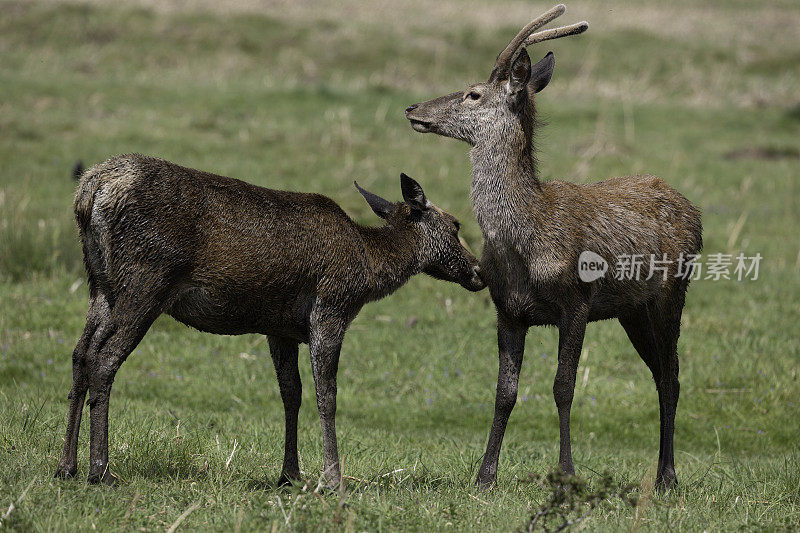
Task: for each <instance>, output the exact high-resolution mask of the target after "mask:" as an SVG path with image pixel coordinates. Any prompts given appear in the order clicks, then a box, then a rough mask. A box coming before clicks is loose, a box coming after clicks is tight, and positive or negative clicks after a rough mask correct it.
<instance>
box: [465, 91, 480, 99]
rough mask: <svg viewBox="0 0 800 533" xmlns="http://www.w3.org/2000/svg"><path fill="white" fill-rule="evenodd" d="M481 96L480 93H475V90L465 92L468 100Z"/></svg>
mask: <svg viewBox="0 0 800 533" xmlns="http://www.w3.org/2000/svg"><path fill="white" fill-rule="evenodd" d="M480 97H481V93H476V92H475V91H470V92H469V93H467V98H469V99H470V100H479V99H480Z"/></svg>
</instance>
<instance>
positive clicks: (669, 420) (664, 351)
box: [620, 304, 682, 488]
mask: <svg viewBox="0 0 800 533" xmlns="http://www.w3.org/2000/svg"><path fill="white" fill-rule="evenodd" d="M680 307H681V308H682V305H681V306H680ZM664 311H668V312H666V313H665V312H664ZM620 323H621V324H622V327H623V328H625V332H626V333H627V334H628V338H629V339H630V341H631V343H632V344H633V346H634V348H636V351H637V352H638V353H639V356H640V357H641V358H642V360H643V361H644V362H645V364H647V366H648V368H649V369H650V371H651V372H652V374H653V380H654V381H655V384H656V390H657V391H658V406H659V419H660V435H659V450H658V467H657V473H656V485H657V486H658V487H660V488H670V487H672V486H674V485H675V484H676V483H677V478H676V476H675V462H674V451H673V437H674V433H675V411H676V409H677V405H678V395H679V393H680V384H679V382H678V354H677V341H678V334H679V331H680V309H678V311H677V316H676V314H675V313H674V312H672V311H670V310H669V309H664V308H663V307H659V306H658V305H657V304H651V305H648V306H646V307H643V308H642V309H640V310H639V311H638V312H636V313H633V314H631V315H630V316H626V317H621V318H620Z"/></svg>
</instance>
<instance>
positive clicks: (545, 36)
mask: <svg viewBox="0 0 800 533" xmlns="http://www.w3.org/2000/svg"><path fill="white" fill-rule="evenodd" d="M587 29H589V23H588V22H586V21H585V20H584V21H582V22H577V23H575V24H570V25H569V26H560V27H558V28H552V29H549V30H542V31H537V32H536V33H534V34H533V35H531V36H530V37H528V38H527V39H525V42H523V43H522V46H530V45H532V44H536V43H540V42H542V41H549V40H551V39H558V38H560V37H567V36H569V35H578V34H579V33H583V32H585V31H586V30H587Z"/></svg>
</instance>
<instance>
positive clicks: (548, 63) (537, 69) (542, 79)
mask: <svg viewBox="0 0 800 533" xmlns="http://www.w3.org/2000/svg"><path fill="white" fill-rule="evenodd" d="M555 66H556V58H555V56H554V55H553V52H547V55H546V56H544V57H543V58H542V60H541V61H539V62H538V63H536V64H535V65H534V66H533V69H532V73H531V83H530V88H531V90H532V91H533V92H535V93H538V92H539V91H541V90H542V89H544V88H545V87H547V84H548V83H550V77H551V76H552V75H553V67H555Z"/></svg>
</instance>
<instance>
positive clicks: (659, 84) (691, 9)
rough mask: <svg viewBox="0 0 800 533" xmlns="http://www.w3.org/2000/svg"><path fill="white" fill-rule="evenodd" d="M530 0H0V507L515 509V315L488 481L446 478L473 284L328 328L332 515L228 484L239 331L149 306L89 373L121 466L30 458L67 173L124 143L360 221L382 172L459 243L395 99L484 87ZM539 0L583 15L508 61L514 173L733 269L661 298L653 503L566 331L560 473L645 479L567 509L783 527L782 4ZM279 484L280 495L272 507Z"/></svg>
mask: <svg viewBox="0 0 800 533" xmlns="http://www.w3.org/2000/svg"><path fill="white" fill-rule="evenodd" d="M548 7H550V4H546V3H542V2H524V1H507V0H502V1H499V2H478V1H476V0H460V1H457V0H441V1H434V0H410V1H408V2H402V3H400V4H398V3H396V2H389V1H386V0H377V1H372V2H359V1H356V0H341V1H338V2H335V3H325V2H322V3H319V2H309V1H305V0H300V1H288V0H284V1H280V0H239V1H237V2H216V1H211V0H173V1H168V2H167V1H157V0H132V1H129V2H126V3H124V4H123V3H118V2H113V1H111V0H92V1H88V2H80V3H74V2H64V1H60V0H31V1H16V2H14V1H6V0H0V11H2V13H3V15H2V17H0V456H1V457H2V460H3V463H4V468H3V469H1V470H0V507H2V509H0V511H3V510H4V509H6V507H7V505H8V504H9V503H11V502H12V501H16V500H17V499H18V498H19V497H20V495H21V494H23V492H24V490H25V488H26V487H28V488H29V490H28V491H27V492H26V493H25V497H24V499H23V501H21V502H20V503H19V504H18V505H17V506H16V507H17V508H16V510H14V511H13V512H11V513H10V514H9V517H7V518H6V519H5V522H7V523H9V524H10V525H12V526H16V527H18V528H19V529H29V528H38V529H51V528H56V529H67V528H70V527H72V526H75V525H77V526H78V527H83V528H88V527H91V526H95V525H96V526H104V525H105V526H107V527H110V526H115V527H143V528H147V529H154V528H162V527H168V526H170V525H171V524H173V523H174V522H175V520H176V519H177V518H178V517H179V516H180V515H181V514H182V513H183V512H184V511H185V510H186V509H187V508H189V507H190V506H191V505H192V504H193V503H196V502H201V503H200V505H199V507H195V509H196V510H194V511H193V512H192V513H191V514H190V515H188V516H187V518H186V522H185V524H186V525H191V526H193V527H202V526H205V527H215V528H220V529H232V528H235V527H236V526H237V524H238V525H239V526H241V527H243V528H245V529H264V528H266V527H272V524H273V523H274V524H276V525H277V526H281V527H286V526H287V525H288V526H289V527H294V528H298V529H320V528H321V529H325V528H334V529H335V528H340V527H343V528H346V527H349V526H352V527H353V528H355V529H379V528H380V527H390V528H403V529H409V528H410V529H429V528H432V527H449V526H453V527H455V528H457V529H470V528H475V529H485V528H487V527H495V528H500V529H513V528H515V527H522V526H523V525H524V524H525V523H526V520H527V517H528V515H529V511H530V509H531V508H532V506H533V507H535V506H537V505H539V504H540V503H541V502H542V501H543V500H544V499H545V497H546V495H547V493H546V491H544V490H543V489H541V488H540V487H538V486H537V485H536V484H533V483H528V482H527V480H528V479H529V477H528V476H529V474H530V473H537V474H542V473H544V472H546V471H547V470H548V469H549V468H550V467H552V466H553V465H555V464H556V462H557V459H556V457H557V434H558V431H557V423H556V420H557V418H556V414H555V407H554V405H553V401H552V398H551V394H550V390H551V386H552V377H553V373H554V371H555V347H556V335H555V332H554V331H552V330H545V329H535V330H531V333H530V334H529V337H528V344H527V357H526V361H525V365H524V368H523V376H522V380H521V386H520V400H519V402H518V406H517V408H516V410H515V412H514V415H513V416H512V419H511V422H510V425H509V431H508V434H507V437H506V442H505V446H504V452H503V455H502V457H501V469H502V472H501V478H500V486H499V487H498V488H497V489H496V490H495V491H492V492H491V493H489V494H479V493H476V492H473V491H472V489H471V488H470V484H471V481H472V479H473V478H474V475H475V472H476V471H477V466H478V462H479V460H480V454H481V453H482V452H483V446H484V444H485V439H486V436H487V434H488V429H489V425H490V422H491V413H492V405H493V397H494V380H495V377H496V366H497V361H496V355H495V352H496V347H495V340H494V339H495V334H494V331H493V328H494V315H493V309H492V307H491V304H490V302H489V299H488V295H487V294H486V293H485V292H484V293H480V294H478V295H473V294H468V293H466V292H464V291H462V290H460V289H459V288H458V287H454V286H450V285H447V284H444V283H441V282H436V281H434V280H431V279H428V278H424V277H420V278H418V279H415V280H412V282H411V283H410V284H409V286H408V287H406V288H405V289H403V290H401V291H400V292H399V293H398V294H396V295H395V296H393V297H392V298H390V299H388V300H386V301H383V302H380V303H378V304H375V305H371V306H369V307H368V308H366V309H365V310H364V312H363V313H362V315H361V316H360V317H359V318H358V319H357V320H356V322H355V323H354V325H353V328H352V331H351V333H350V334H349V335H348V336H347V337H346V340H345V348H344V354H343V356H342V366H341V372H340V386H339V390H340V394H339V424H338V427H339V428H340V444H341V446H342V449H343V455H344V457H345V461H346V465H345V471H346V472H350V473H351V474H352V476H353V477H354V478H357V479H354V480H351V481H352V487H351V489H352V492H351V495H350V496H349V497H348V499H347V500H346V502H344V503H345V505H340V504H341V503H342V502H341V501H340V500H339V499H338V497H337V496H333V495H327V496H325V497H323V498H319V499H318V498H316V497H313V496H310V495H309V491H302V490H300V488H298V489H296V491H295V492H294V493H291V492H290V493H288V494H287V493H284V492H280V491H276V490H274V489H272V488H270V487H267V488H264V487H261V486H260V485H259V481H260V482H263V480H265V479H270V480H271V479H273V478H274V477H276V476H277V473H278V469H279V465H280V459H281V457H282V432H283V415H282V411H281V406H280V399H279V395H278V392H277V384H276V382H275V378H274V376H273V372H272V369H271V368H270V367H271V363H270V361H269V358H268V357H263V355H264V353H265V351H266V343H264V342H262V341H261V339H260V338H259V337H256V336H245V337H237V338H224V337H214V336H210V335H205V334H199V333H197V332H194V331H190V330H188V329H186V328H184V327H183V326H180V325H177V324H176V323H175V322H174V321H172V320H171V319H169V318H162V319H160V320H159V321H158V322H157V323H156V324H155V326H154V327H153V329H152V330H151V333H150V334H148V336H147V337H146V338H145V340H144V341H143V342H142V344H141V345H140V347H139V349H137V354H138V355H137V356H136V357H132V358H131V359H130V361H129V362H128V363H126V365H125V366H123V369H122V370H121V371H120V374H119V376H118V378H117V384H116V386H115V394H114V399H113V400H112V409H111V418H112V436H111V446H112V452H111V453H112V461H114V468H115V471H116V472H118V473H119V474H120V475H122V477H123V478H125V479H126V480H127V481H126V483H125V484H124V485H123V486H122V487H119V488H118V489H115V490H116V492H108V491H106V490H105V489H98V488H94V487H92V488H87V487H85V486H84V485H83V483H82V482H81V483H64V482H55V481H51V480H50V479H49V475H50V474H51V471H52V469H53V468H54V467H55V464H56V462H57V458H58V452H59V449H60V444H61V438H62V432H63V424H64V420H63V417H64V411H65V410H66V401H65V399H64V398H65V395H66V393H67V391H68V389H69V384H70V377H71V372H70V352H71V348H72V346H71V345H72V344H73V343H74V342H75V340H76V339H77V337H78V334H79V332H80V329H81V327H82V320H83V316H82V315H83V313H84V312H85V307H86V294H85V293H86V286H85V283H82V282H81V280H82V279H83V271H82V266H81V257H80V247H79V244H78V241H77V232H76V230H75V227H74V223H73V215H72V194H73V191H74V182H73V181H72V177H71V169H72V167H73V165H74V164H75V162H76V161H77V160H79V159H80V160H83V161H84V162H85V163H86V164H87V165H89V164H93V163H96V162H99V161H102V160H104V159H106V158H108V157H110V156H111V155H114V154H118V153H125V152H141V153H145V154H150V155H155V156H159V157H163V158H165V159H169V160H172V161H175V162H177V163H180V164H183V165H186V166H190V167H195V168H200V169H203V170H208V171H212V172H217V173H220V174H225V175H230V176H234V177H239V178H243V179H246V180H248V181H251V182H253V183H256V184H259V185H263V186H268V187H271V188H278V189H291V190H302V191H315V192H321V193H324V194H327V195H328V196H330V197H332V198H334V199H335V200H336V201H337V202H339V203H340V204H341V205H342V206H343V207H344V209H345V210H346V211H347V212H348V213H350V214H351V216H353V217H354V218H355V219H357V220H359V221H360V222H363V223H369V224H377V223H378V222H379V221H378V220H377V219H376V218H375V217H374V216H373V215H372V213H371V212H370V211H369V208H368V207H367V206H366V204H365V203H364V202H363V200H362V199H361V198H360V196H359V195H358V194H357V193H356V192H355V190H354V189H353V188H352V181H353V179H358V180H359V182H360V183H361V184H362V185H364V186H365V187H367V188H370V189H371V190H374V191H375V192H376V193H379V194H381V195H383V196H385V197H388V198H399V196H400V191H399V187H398V175H399V173H400V172H401V171H405V172H407V173H408V174H409V175H411V176H413V177H415V178H417V179H418V180H419V181H420V182H421V183H422V184H423V186H424V187H425V189H426V192H427V193H428V195H429V196H430V197H431V199H432V200H433V201H434V202H436V203H437V204H438V205H440V206H442V207H443V208H445V209H447V210H449V211H451V212H452V213H454V214H455V215H456V216H457V217H458V218H460V219H461V220H462V222H463V224H464V230H463V235H464V237H465V239H466V240H467V242H468V243H469V244H470V245H471V246H472V248H473V249H474V250H475V251H476V252H479V251H480V248H481V242H480V231H479V229H478V227H477V224H476V223H475V221H474V217H473V216H472V214H471V206H470V202H469V198H468V191H469V181H470V165H469V160H468V158H467V154H466V151H467V147H466V145H463V144H460V143H457V142H455V141H452V140H448V139H443V138H439V137H435V136H422V135H419V134H416V133H414V132H412V130H411V129H410V128H409V126H408V124H407V122H406V121H405V119H404V118H403V109H404V108H405V107H406V106H407V105H409V104H411V103H414V102H417V101H421V100H426V99H429V98H432V97H434V96H439V95H440V94H444V93H445V92H451V91H453V90H459V89H461V88H463V87H465V86H466V84H467V83H469V82H475V81H479V80H483V79H485V78H486V77H487V76H488V73H489V70H490V68H491V66H492V64H493V61H494V58H495V56H496V54H497V53H498V51H499V50H500V49H501V48H502V47H503V46H504V45H505V44H506V42H507V41H508V39H510V38H511V37H512V36H513V35H514V34H515V33H516V31H517V30H518V29H519V28H520V27H521V26H522V25H524V24H525V23H527V22H528V21H529V20H530V19H531V18H533V17H534V16H535V15H537V14H538V13H540V12H541V11H543V10H544V9H546V8H548ZM568 7H569V11H568V12H567V14H566V15H565V16H564V17H563V20H564V22H565V23H566V22H574V21H577V20H588V21H589V23H590V29H589V31H588V32H587V33H586V34H584V35H582V36H579V37H575V38H569V39H563V40H559V41H553V42H550V43H543V44H542V45H539V46H537V47H533V48H532V49H531V50H530V52H531V55H532V57H533V58H534V59H538V57H541V56H543V55H544V54H545V53H546V52H547V51H548V50H550V49H552V50H553V51H554V52H555V55H556V69H555V74H554V76H553V80H552V82H551V84H550V85H549V86H548V88H547V89H546V90H545V91H544V92H542V93H541V94H540V95H539V97H538V100H537V104H538V108H539V110H540V112H541V118H542V119H543V120H544V121H545V122H546V123H547V125H546V126H545V127H543V128H542V129H541V130H540V132H539V134H538V137H537V143H538V147H539V159H540V161H541V164H540V171H541V175H542V177H544V178H545V179H547V178H559V179H567V180H573V181H577V182H584V181H596V180H599V179H602V178H605V177H608V176H612V175H622V174H630V173H636V172H648V173H652V174H656V175H659V176H661V177H662V178H664V179H665V180H666V181H667V182H668V183H670V184H671V185H672V186H674V187H675V188H677V189H678V190H680V191H681V192H683V193H684V194H685V195H686V196H687V197H688V198H689V199H690V200H692V201H693V202H695V203H696V204H697V205H699V206H700V207H701V209H702V211H703V223H704V240H705V250H704V252H705V253H733V254H736V253H739V252H745V253H746V254H747V255H754V254H755V253H760V254H761V255H762V256H763V258H764V259H763V260H762V263H761V267H760V273H759V279H758V280H756V281H745V282H737V281H704V280H701V281H699V282H695V283H693V284H692V286H691V288H690V291H689V298H688V304H687V308H686V311H685V314H684V329H683V335H682V337H681V344H680V351H681V355H682V368H681V370H682V374H681V382H682V389H681V392H682V395H681V403H680V405H679V409H678V422H677V425H678V428H677V433H676V450H677V456H676V461H677V466H678V476H679V480H680V481H681V482H682V484H681V487H680V489H679V491H677V492H676V493H674V494H672V495H671V496H666V497H652V498H651V497H650V496H648V494H649V493H648V486H649V484H650V483H652V475H653V471H654V466H655V460H656V458H657V448H658V429H657V428H658V422H657V416H658V408H657V402H656V395H655V388H654V386H653V384H652V380H651V378H650V376H649V373H648V372H647V370H646V367H645V366H644V364H642V363H641V362H640V361H639V360H638V358H637V357H636V355H635V353H634V351H633V349H632V348H631V347H630V345H629V343H628V342H627V340H626V339H625V336H624V333H623V332H622V330H621V328H619V326H618V325H617V324H614V323H603V324H597V325H593V326H590V328H589V330H588V332H587V340H586V349H585V352H584V354H583V357H582V364H581V368H580V369H579V380H578V381H579V384H578V390H577V391H576V400H575V407H574V409H573V427H574V436H573V448H574V451H575V460H576V466H577V469H578V472H579V473H580V474H581V475H584V476H586V477H587V478H588V479H589V481H590V483H591V481H592V480H593V479H594V476H595V475H596V474H597V473H599V472H610V473H611V474H612V475H613V476H614V477H615V479H618V480H619V481H620V483H623V482H624V483H627V482H633V483H635V484H637V485H640V486H641V487H642V488H641V491H642V495H643V496H645V497H643V498H640V500H639V505H638V507H636V508H634V509H631V508H626V507H624V506H622V505H621V504H619V503H614V502H607V503H606V504H604V505H601V506H599V507H598V508H597V509H595V510H594V512H593V514H592V517H591V519H590V521H589V522H588V524H589V525H590V527H591V528H597V529H602V528H608V529H619V528H635V529H638V528H645V529H660V528H663V527H664V526H665V524H667V525H670V526H674V527H678V528H679V529H680V528H684V529H690V530H694V529H701V528H702V529H729V528H731V527H767V528H770V529H772V528H781V527H786V528H788V527H790V524H795V523H796V522H797V520H798V512H799V510H798V505H799V504H800V495H799V494H798V491H799V490H800V474H798V465H799V464H800V452H799V451H798V445H797V440H798V430H797V403H798V402H800V386H799V385H798V382H797V373H798V361H799V360H800V359H799V357H800V353H798V352H800V340H798V338H797V333H796V331H797V322H798V319H800V303H798V302H800V280H799V279H798V274H800V239H798V232H799V230H800V215H798V213H799V212H800V184H799V183H798V175H799V171H800V141H799V140H798V139H800V69H799V68H798V65H800V6H799V5H798V4H797V2H796V1H794V0H775V1H769V2H767V1H750V0H709V1H705V2H702V3H698V2H691V1H688V0H677V1H674V2H669V3H664V2H657V1H655V0H643V1H641V2H635V3H634V2H625V1H609V2H599V1H597V2H594V1H578V2H571V3H570V4H569V6H568ZM559 22H560V21H559ZM301 368H302V375H303V379H304V382H305V383H306V384H307V385H306V388H305V391H304V405H305V407H304V408H303V413H302V417H301V436H300V440H301V454H302V455H303V459H304V467H303V470H304V472H305V473H306V474H307V475H308V476H309V478H314V477H315V476H316V475H317V474H318V471H319V467H320V465H321V456H320V436H319V426H318V423H317V422H316V412H315V402H314V396H313V388H312V387H310V386H309V385H310V384H311V383H312V380H311V376H310V372H309V369H308V368H307V363H305V359H304V361H303V363H302V364H301ZM209 384H213V386H209ZM178 421H179V422H178ZM176 424H177V425H178V429H177V433H176ZM144 428H147V430H146V431H145V430H144ZM86 429H87V428H84V434H83V437H82V439H84V440H85V437H87V435H86ZM220 441H221V444H220ZM234 441H236V442H237V443H238V446H239V447H238V450H239V451H236V452H235V457H234V454H231V452H230V450H231V449H232V447H233V443H234ZM81 453H82V455H81V463H80V465H81V471H80V475H81V476H83V475H84V474H85V466H86V450H85V449H82V450H81ZM228 454H231V457H233V459H232V460H230V461H228ZM226 461H227V463H226ZM395 470H400V472H396V473H391V472H394V471H395ZM386 473H391V474H389V475H386V476H384V474H386ZM113 495H116V496H113ZM143 495H144V496H143ZM112 496H113V497H112ZM281 498H282V499H281ZM279 501H280V502H281V503H279ZM26 502H27V503H26ZM287 502H296V505H295V507H294V511H293V514H292V515H291V517H290V519H289V520H287V519H286V516H287V514H288V513H289V507H286V509H285V512H286V513H287V514H284V512H283V511H282V510H281V505H284V504H285V505H287V506H288V505H291V503H287ZM297 502H299V503H297ZM123 520H124V521H123ZM120 524H122V526H120ZM348 525H349V526H348Z"/></svg>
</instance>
